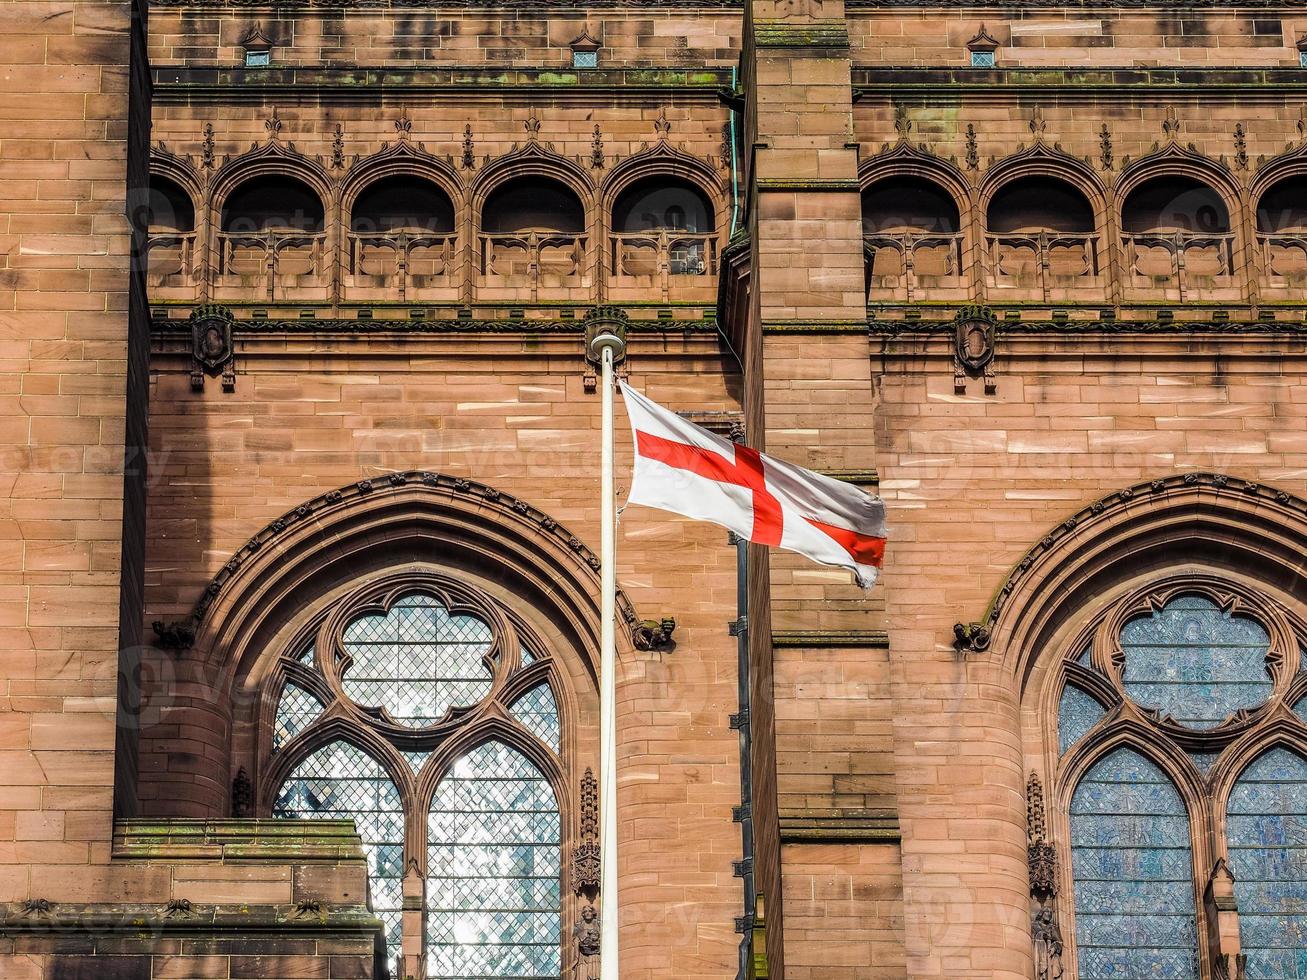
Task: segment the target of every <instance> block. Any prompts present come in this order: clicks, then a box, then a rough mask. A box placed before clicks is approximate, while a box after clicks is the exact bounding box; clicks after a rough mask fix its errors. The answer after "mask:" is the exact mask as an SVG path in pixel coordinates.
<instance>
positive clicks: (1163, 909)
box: [1071, 748, 1198, 980]
mask: <svg viewBox="0 0 1307 980" xmlns="http://www.w3.org/2000/svg"><path fill="white" fill-rule="evenodd" d="M1071 871H1072V877H1073V880H1074V882H1075V911H1076V947H1077V949H1078V950H1079V976H1080V980H1125V978H1129V980H1142V978H1147V980H1198V953H1197V949H1198V940H1197V927H1196V916H1197V912H1196V909H1195V905H1194V886H1193V861H1192V858H1191V855H1190V850H1189V817H1188V814H1187V813H1186V811H1185V807H1184V801H1183V800H1182V799H1181V798H1180V794H1179V793H1178V792H1177V791H1176V788H1175V786H1174V785H1172V784H1171V782H1170V780H1169V779H1167V778H1166V776H1165V775H1164V774H1163V773H1162V771H1161V770H1160V769H1158V768H1157V766H1155V765H1153V763H1151V762H1149V761H1148V760H1147V759H1145V758H1144V757H1143V756H1141V755H1139V754H1138V753H1136V752H1134V751H1132V750H1130V749H1124V748H1122V749H1117V750H1116V751H1114V752H1112V753H1111V754H1110V755H1108V756H1105V757H1104V758H1102V759H1100V760H1099V761H1098V762H1097V763H1095V764H1094V766H1093V768H1091V769H1090V770H1089V772H1088V773H1086V774H1085V776H1084V778H1083V779H1082V780H1081V781H1080V785H1079V786H1077V787H1076V791H1075V794H1074V795H1073V796H1072V798H1071Z"/></svg>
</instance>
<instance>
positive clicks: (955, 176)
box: [858, 142, 973, 215]
mask: <svg viewBox="0 0 1307 980" xmlns="http://www.w3.org/2000/svg"><path fill="white" fill-rule="evenodd" d="M891 177H918V178H920V179H922V180H926V181H929V182H930V183H932V184H936V185H938V186H939V187H940V188H941V189H943V190H944V191H946V192H947V193H948V195H949V196H950V197H952V198H953V203H954V205H955V206H956V207H957V209H958V214H959V215H966V214H970V213H971V212H972V209H973V203H972V187H971V182H970V181H969V180H967V178H966V177H965V176H964V175H963V173H962V171H961V170H959V169H958V168H957V165H956V164H955V163H953V162H952V161H951V160H946V159H944V158H943V157H940V156H936V155H935V154H933V153H928V152H925V151H923V150H919V149H917V148H916V147H914V146H912V145H911V144H910V143H906V142H904V143H899V144H898V145H896V146H895V147H893V148H892V149H890V150H887V151H885V152H883V153H878V154H876V155H875V156H873V157H869V158H867V159H866V160H864V161H862V163H861V164H860V165H859V166H858V184H859V187H860V189H861V190H863V191H866V190H867V189H868V188H869V187H871V185H872V184H875V183H878V182H880V181H882V180H887V179H889V178H891Z"/></svg>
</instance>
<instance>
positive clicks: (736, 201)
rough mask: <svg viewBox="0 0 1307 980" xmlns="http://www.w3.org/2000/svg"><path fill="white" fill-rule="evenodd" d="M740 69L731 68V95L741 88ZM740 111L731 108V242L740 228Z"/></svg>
mask: <svg viewBox="0 0 1307 980" xmlns="http://www.w3.org/2000/svg"><path fill="white" fill-rule="evenodd" d="M739 84H740V83H739V68H738V67H737V66H735V65H732V66H731V94H732V95H734V94H735V92H736V89H737V88H738V87H739ZM739 115H740V110H739V109H737V108H735V106H734V105H732V106H731V233H730V234H729V235H727V236H726V240H727V241H728V242H729V241H730V240H731V239H732V238H734V237H735V230H736V228H738V227H739V222H740V161H739V150H738V149H737V146H738V142H737V141H738V136H737V135H736V132H735V120H736V119H737V118H738V117H739Z"/></svg>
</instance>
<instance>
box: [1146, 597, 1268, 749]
mask: <svg viewBox="0 0 1307 980" xmlns="http://www.w3.org/2000/svg"><path fill="white" fill-rule="evenodd" d="M1269 644H1270V637H1269V636H1268V635H1267V633H1266V630H1265V629H1264V628H1263V627H1262V626H1261V624H1260V623H1257V622H1256V621H1255V620H1252V619H1249V618H1248V617H1246V616H1231V615H1229V614H1227V613H1225V612H1223V611H1222V610H1221V609H1220V607H1218V606H1217V605H1216V604H1215V603H1214V602H1212V601H1211V600H1210V599H1207V598H1204V597H1202V596H1196V595H1190V596H1180V597H1179V598H1176V599H1172V600H1171V601H1170V602H1168V603H1167V604H1166V605H1165V606H1164V607H1163V608H1162V609H1160V610H1158V611H1156V612H1154V613H1153V614H1152V615H1151V616H1140V617H1138V618H1136V619H1132V620H1131V621H1130V622H1128V623H1126V625H1125V626H1124V627H1123V628H1122V630H1121V649H1122V652H1123V653H1124V654H1125V671H1124V675H1123V682H1124V685H1125V689H1126V692H1127V693H1128V694H1129V695H1130V697H1131V698H1133V699H1134V701H1135V702H1136V703H1138V704H1140V705H1142V706H1144V707H1146V708H1156V709H1158V710H1159V711H1161V712H1162V713H1164V714H1169V715H1171V716H1172V717H1173V718H1175V720H1176V721H1178V722H1179V723H1180V724H1182V725H1185V726H1187V727H1189V728H1195V729H1207V728H1215V727H1216V726H1217V725H1219V724H1220V723H1221V722H1222V721H1224V720H1225V719H1226V718H1228V717H1229V716H1230V715H1232V714H1233V713H1234V712H1235V711H1236V710H1238V709H1239V708H1254V707H1256V706H1257V705H1259V704H1261V703H1262V702H1264V701H1265V700H1266V699H1267V698H1268V697H1269V696H1270V693H1271V677H1270V674H1269V673H1268V672H1267V669H1266V651H1267V648H1268V646H1269Z"/></svg>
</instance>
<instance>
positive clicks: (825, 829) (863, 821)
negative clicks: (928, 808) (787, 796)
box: [780, 809, 900, 844]
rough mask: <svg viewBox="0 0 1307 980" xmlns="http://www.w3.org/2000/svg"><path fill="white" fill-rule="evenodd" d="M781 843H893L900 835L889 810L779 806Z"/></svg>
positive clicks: (895, 816)
mask: <svg viewBox="0 0 1307 980" xmlns="http://www.w3.org/2000/svg"><path fill="white" fill-rule="evenodd" d="M780 824H781V843H782V844H893V843H896V842H897V841H898V840H899V839H900V832H899V818H898V814H897V813H895V812H894V811H893V810H843V809H840V810H817V809H812V810H782V811H781V813H780Z"/></svg>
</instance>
